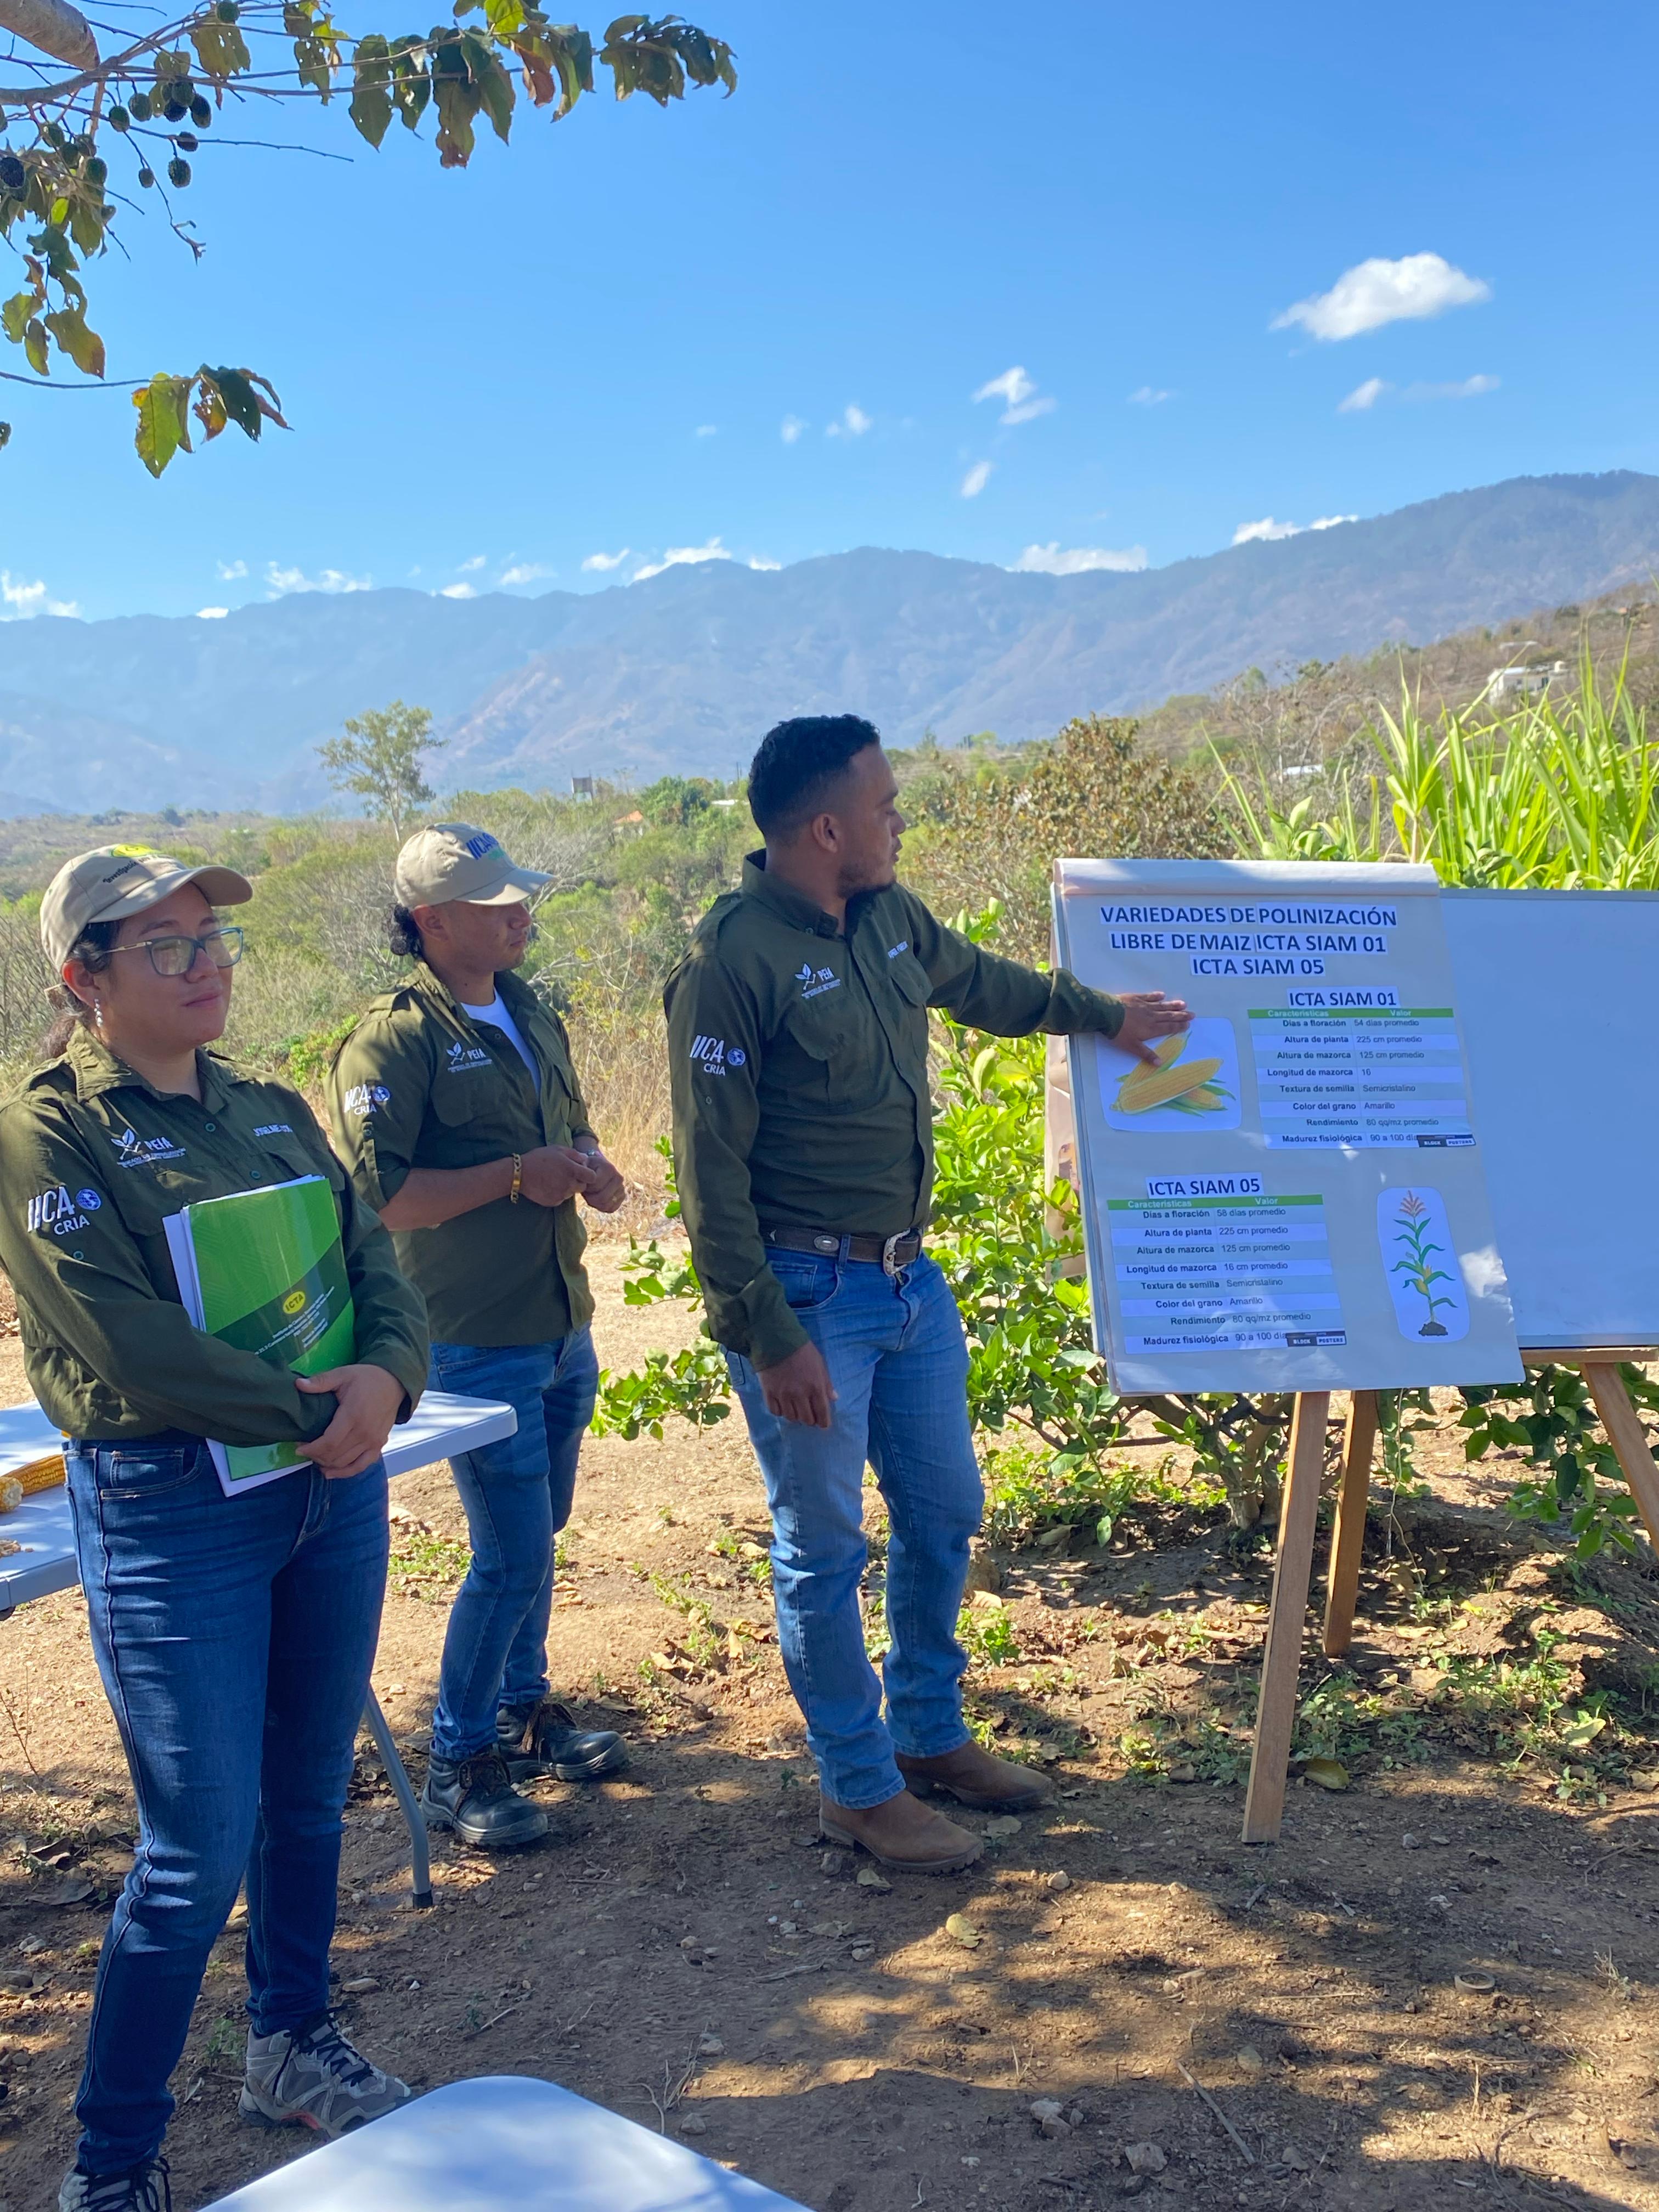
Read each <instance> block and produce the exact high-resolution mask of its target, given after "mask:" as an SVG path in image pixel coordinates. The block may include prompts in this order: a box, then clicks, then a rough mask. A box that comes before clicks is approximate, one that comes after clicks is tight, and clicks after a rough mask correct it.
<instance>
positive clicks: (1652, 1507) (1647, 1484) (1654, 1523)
mask: <svg viewBox="0 0 1659 2212" xmlns="http://www.w3.org/2000/svg"><path fill="white" fill-rule="evenodd" d="M1579 1372H1580V1373H1581V1374H1582V1375H1583V1378H1584V1380H1585V1382H1586V1383H1589V1393H1590V1395H1591V1397H1592V1398H1594V1399H1595V1410H1596V1412H1597V1413H1599V1414H1600V1415H1601V1426H1602V1427H1603V1428H1604V1429H1605V1430H1606V1431H1607V1437H1608V1440H1609V1442H1610V1443H1612V1445H1613V1450H1614V1451H1615V1452H1616V1453H1617V1455H1618V1457H1619V1464H1620V1467H1621V1468H1623V1469H1624V1472H1625V1480H1626V1482H1627V1483H1629V1485H1630V1490H1631V1496H1632V1498H1634V1499H1635V1500H1636V1509H1637V1510H1638V1513H1640V1515H1641V1516H1642V1522H1643V1526H1644V1528H1646V1530H1647V1532H1648V1541H1649V1543H1650V1544H1651V1545H1652V1546H1653V1548H1654V1550H1655V1551H1656V1552H1659V1465H1656V1464H1655V1462H1654V1457H1653V1452H1652V1450H1651V1449H1650V1445H1649V1443H1648V1432H1647V1431H1646V1430H1645V1429H1644V1427H1643V1426H1642V1417H1641V1415H1640V1414H1639V1413H1638V1412H1637V1410H1636V1408H1635V1407H1634V1406H1632V1403H1631V1401H1630V1392H1629V1391H1628V1390H1627V1389H1626V1388H1625V1378H1624V1376H1622V1375H1621V1374H1620V1372H1619V1370H1618V1369H1617V1368H1616V1367H1609V1366H1604V1365H1603V1364H1601V1362H1600V1361H1597V1360H1593V1359H1585V1360H1583V1361H1581V1363H1580V1366H1579Z"/></svg>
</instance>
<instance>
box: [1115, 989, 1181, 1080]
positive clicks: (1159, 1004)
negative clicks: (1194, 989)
mask: <svg viewBox="0 0 1659 2212" xmlns="http://www.w3.org/2000/svg"><path fill="white" fill-rule="evenodd" d="M1117 995H1118V997H1119V998H1120V999H1121V1000H1122V1002H1123V1009H1124V1012H1123V1026H1122V1027H1121V1029H1120V1030H1119V1031H1118V1033H1117V1035H1116V1036H1115V1037H1114V1038H1113V1039H1112V1042H1113V1043H1114V1044H1115V1046H1116V1047H1117V1048H1118V1050H1119V1051H1120V1052H1127V1053H1133V1055H1134V1057H1135V1058H1136V1059H1137V1060H1152V1061H1153V1062H1154V1063H1155V1062H1156V1060H1157V1054H1156V1053H1155V1052H1154V1051H1153V1048H1152V1040H1153V1038H1155V1037H1166V1036H1174V1035H1175V1034H1176V1031H1177V1030H1184V1029H1185V1028H1186V1027H1187V1026H1188V1024H1189V1023H1190V1022H1191V1020H1192V1018H1193V1017H1192V1010H1191V1009H1190V1007H1189V1006H1188V1004H1187V1002H1186V1000H1184V999H1166V998H1165V997H1164V994H1163V992H1162V991H1120V992H1119V993H1118V994H1117Z"/></svg>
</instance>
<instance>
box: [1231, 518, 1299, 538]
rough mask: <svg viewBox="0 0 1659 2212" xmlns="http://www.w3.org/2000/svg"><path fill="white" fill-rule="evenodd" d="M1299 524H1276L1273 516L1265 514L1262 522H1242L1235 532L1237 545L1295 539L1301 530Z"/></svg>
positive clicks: (1234, 536)
mask: <svg viewBox="0 0 1659 2212" xmlns="http://www.w3.org/2000/svg"><path fill="white" fill-rule="evenodd" d="M1301 527H1302V526H1301V524H1300V523H1297V522H1275V521H1274V520H1273V517H1272V515H1271V514H1264V515H1263V516H1262V518H1261V521H1260V522H1241V523H1240V524H1239V526H1238V527H1237V530H1235V531H1234V532H1233V544H1235V545H1254V544H1256V542H1257V541H1258V540H1259V539H1273V538H1294V537H1296V536H1297V534H1298V533H1299V532H1300V530H1301Z"/></svg>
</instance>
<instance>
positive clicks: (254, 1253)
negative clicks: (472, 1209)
mask: <svg viewBox="0 0 1659 2212" xmlns="http://www.w3.org/2000/svg"><path fill="white" fill-rule="evenodd" d="M165 1227H166V1230H167V1248H168V1249H169V1251H170V1252H171V1253H172V1255H173V1273H175V1274H176V1275H177V1277H178V1279H179V1297H181V1298H182V1299H183V1301H184V1304H185V1311H186V1312H187V1313H188V1314H189V1316H190V1317H191V1320H192V1321H193V1322H195V1324H196V1326H197V1328H199V1329H204V1330H205V1331H206V1332H207V1334H209V1335H210V1336H216V1337H220V1338H222V1340H223V1341H224V1342H225V1343H227V1344H234V1346H236V1347H237V1349H238V1350H239V1351H241V1352H256V1353H257V1354H258V1357H259V1358H261V1359H268V1360H270V1363H271V1364H272V1365H273V1366H276V1367H287V1368H291V1369H292V1370H293V1371H294V1372H295V1374H296V1375H316V1374H320V1373H321V1372H322V1370H324V1369H325V1368H328V1367H342V1366H345V1365H346V1364H349V1362H350V1361H351V1360H352V1359H354V1358H356V1320H355V1316H354V1315H353V1312H352V1305H351V1288H350V1285H349V1283H348V1282H347V1280H346V1271H345V1254H344V1253H343V1250H342V1249H341V1247H340V1219H339V1216H338V1214H337V1212H336V1211H335V1206H334V1194H333V1192H332V1191H331V1189H330V1188H329V1186H328V1183H327V1181H326V1179H325V1177H324V1176H314V1175H313V1176H299V1177H298V1178H297V1180H295V1182H279V1183H272V1184H270V1185H269V1186H268V1187H267V1188H264V1189H263V1190H240V1191H236V1192H234V1194H232V1195H231V1196H230V1197H228V1198H206V1199H202V1200H198V1202H197V1204H196V1205H194V1206H185V1208H184V1209H183V1211H182V1212H179V1213H173V1214H169V1215H168V1216H167V1220H166V1223H165ZM209 1449H210V1451H211V1452H212V1454H213V1461H214V1464H215V1466H216V1468H218V1470H219V1480H220V1483H221V1485H222V1487H223V1490H224V1492H225V1495H226V1496H227V1497H228V1498H231V1497H234V1496H235V1495H236V1493H237V1492H239V1491H243V1490H255V1489H258V1486H260V1484H262V1483H265V1482H274V1481H275V1480H276V1478H277V1477H278V1476H279V1475H283V1474H291V1473H292V1472H293V1470H294V1469H295V1468H296V1467H302V1466H307V1467H308V1466H309V1465H310V1464H311V1462H309V1461H308V1460H301V1459H298V1458H296V1457H295V1451H294V1447H293V1446H292V1444H222V1443H213V1442H212V1441H211V1440H210V1443H209Z"/></svg>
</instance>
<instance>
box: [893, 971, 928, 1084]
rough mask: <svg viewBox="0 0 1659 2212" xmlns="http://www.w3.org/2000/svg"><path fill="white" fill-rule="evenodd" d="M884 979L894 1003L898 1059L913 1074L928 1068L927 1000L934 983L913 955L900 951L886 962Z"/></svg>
mask: <svg viewBox="0 0 1659 2212" xmlns="http://www.w3.org/2000/svg"><path fill="white" fill-rule="evenodd" d="M887 980H888V981H889V982H890V984H891V985H892V987H893V991H894V994H895V997H896V1000H897V1004H896V1006H895V1007H894V1009H893V1015H894V1024H893V1025H894V1029H895V1030H896V1034H897V1036H898V1039H899V1044H900V1058H901V1060H902V1062H903V1063H904V1066H905V1068H906V1071H907V1073H909V1074H910V1075H912V1076H914V1075H915V1074H916V1073H918V1072H919V1071H921V1070H924V1069H925V1068H926V1067H927V1001H928V1000H929V998H930V997H931V996H932V995H933V980H932V978H931V977H930V976H929V975H928V973H927V969H925V968H924V967H923V966H922V964H921V961H920V960H918V959H917V958H916V957H915V954H914V953H913V952H901V953H900V954H899V955H898V957H896V959H893V960H890V961H889V962H888V963H887Z"/></svg>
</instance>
